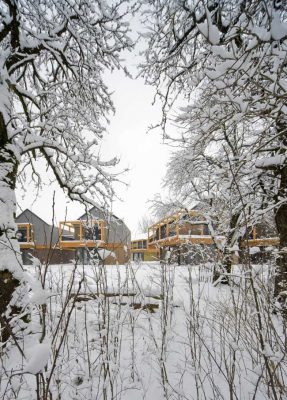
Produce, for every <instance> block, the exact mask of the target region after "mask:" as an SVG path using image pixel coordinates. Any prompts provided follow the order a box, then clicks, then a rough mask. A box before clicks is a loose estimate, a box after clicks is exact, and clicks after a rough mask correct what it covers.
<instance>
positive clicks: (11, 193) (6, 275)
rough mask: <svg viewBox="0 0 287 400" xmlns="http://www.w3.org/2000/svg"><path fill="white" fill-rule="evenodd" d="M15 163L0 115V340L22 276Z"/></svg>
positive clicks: (5, 338)
mask: <svg viewBox="0 0 287 400" xmlns="http://www.w3.org/2000/svg"><path fill="white" fill-rule="evenodd" d="M18 163H19V160H18V159H17V157H16V155H15V153H14V151H13V146H12V145H11V142H10V141H9V138H8V135H7V130H6V125H5V122H4V118H3V114H2V113H0V315H1V317H2V318H1V320H2V322H3V321H5V325H4V326H3V324H2V326H1V338H2V340H3V341H6V340H7V338H8V337H9V327H8V325H7V324H8V323H9V319H10V318H9V315H11V313H13V312H15V310H16V307H15V306H12V307H9V304H10V302H11V300H12V298H13V293H14V292H15V289H16V288H17V287H18V286H19V282H20V280H21V278H22V276H23V269H22V261H21V255H20V247H19V243H18V241H17V239H16V235H15V234H16V229H17V227H16V224H15V214H16V199H15V184H16V175H17V168H18Z"/></svg>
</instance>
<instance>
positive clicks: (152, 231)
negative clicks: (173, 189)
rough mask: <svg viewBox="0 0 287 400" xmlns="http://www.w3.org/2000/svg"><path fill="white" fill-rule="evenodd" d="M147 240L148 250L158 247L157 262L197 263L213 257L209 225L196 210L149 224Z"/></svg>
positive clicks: (180, 212) (179, 213)
mask: <svg viewBox="0 0 287 400" xmlns="http://www.w3.org/2000/svg"><path fill="white" fill-rule="evenodd" d="M219 239H221V240H223V238H219ZM147 240H148V247H150V246H155V247H157V248H158V249H159V251H160V259H161V260H166V261H168V262H177V263H178V264H197V263H200V262H205V261H208V260H211V259H212V258H213V259H214V256H216V250H215V246H214V242H213V238H212V236H211V235H210V233H209V230H208V223H207V221H206V219H205V218H204V216H203V215H202V214H201V213H200V212H199V211H198V210H195V209H193V210H190V211H185V210H183V211H178V212H176V213H174V214H172V215H170V216H168V217H165V218H163V219H162V220H160V221H158V222H156V223H155V224H153V225H151V226H150V227H149V228H148V238H147Z"/></svg>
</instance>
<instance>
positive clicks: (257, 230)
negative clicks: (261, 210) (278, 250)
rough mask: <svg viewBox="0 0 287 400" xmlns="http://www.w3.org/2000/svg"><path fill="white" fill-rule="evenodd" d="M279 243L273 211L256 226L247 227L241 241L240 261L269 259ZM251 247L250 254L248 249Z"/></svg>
mask: <svg viewBox="0 0 287 400" xmlns="http://www.w3.org/2000/svg"><path fill="white" fill-rule="evenodd" d="M278 245H279V237H278V232H277V229H276V225H275V219H274V215H273V213H266V214H265V215H264V217H262V218H261V220H260V221H259V222H257V223H256V225H255V226H253V227H250V228H248V229H247V231H246V233H245V235H244V236H243V238H242V240H241V242H240V261H241V262H244V261H245V260H246V258H248V257H250V258H251V261H252V262H254V263H256V262H262V261H267V260H268V259H269V258H270V256H271V255H272V250H273V249H274V248H275V247H277V246H278ZM248 248H249V255H248V251H247V249H248Z"/></svg>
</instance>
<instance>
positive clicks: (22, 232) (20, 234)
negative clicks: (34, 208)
mask: <svg viewBox="0 0 287 400" xmlns="http://www.w3.org/2000/svg"><path fill="white" fill-rule="evenodd" d="M16 238H17V240H18V242H21V243H23V242H27V240H28V238H27V229H26V228H20V229H18V231H17V232H16Z"/></svg>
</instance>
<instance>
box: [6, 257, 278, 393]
mask: <svg viewBox="0 0 287 400" xmlns="http://www.w3.org/2000/svg"><path fill="white" fill-rule="evenodd" d="M29 268H30V272H31V274H32V275H33V276H34V277H35V276H37V275H38V274H37V273H36V272H35V270H34V267H29ZM268 273H269V271H268V267H267V266H266V267H265V268H264V269H262V268H259V267H257V268H256V269H253V273H252V274H249V273H248V271H245V275H244V274H243V271H242V269H240V268H236V269H234V281H233V282H234V283H233V284H232V285H231V286H227V285H217V286H216V287H214V286H213V285H212V282H211V280H212V279H211V278H212V269H211V266H208V265H206V266H200V267H198V266H196V267H195V266H173V265H169V266H167V265H160V264H159V263H141V264H135V263H133V264H131V265H129V266H124V265H121V266H105V267H100V266H84V267H83V266H76V267H75V266H74V265H72V264H71V265H64V266H50V267H49V268H48V269H47V275H46V277H45V290H43V289H42V288H41V285H37V284H34V285H32V291H31V294H30V297H31V298H30V300H31V301H32V302H33V303H34V305H35V307H34V308H33V310H32V316H31V321H30V322H28V323H26V324H24V323H23V322H22V330H20V326H19V322H18V325H17V326H16V325H15V334H16V336H17V337H18V345H19V346H20V347H21V349H22V354H21V353H20V351H19V349H18V348H17V346H16V345H15V343H14V342H13V340H11V342H10V343H9V345H8V352H7V356H5V357H2V363H1V387H0V390H1V398H3V399H21V400H24V399H41V400H42V399H62V400H70V399H91V400H96V399H99V400H100V399H117V400H119V399H122V400H138V399H146V400H161V399H178V400H183V399H188V400H191V399H240V400H241V399H242V400H245V399H246V400H249V399H273V398H274V399H275V398H277V399H284V398H286V355H285V350H284V349H285V343H284V341H285V340H286V337H285V336H284V335H285V334H286V332H284V329H283V328H282V325H281V321H280V320H279V317H278V316H276V315H274V314H272V313H271V312H270V302H268V290H269V289H268V287H269V286H268ZM243 276H245V278H243ZM37 278H38V279H39V276H38V277H37ZM41 278H42V279H43V271H42V276H41ZM43 304H46V305H43ZM23 338H24V339H23ZM23 371H24V373H23Z"/></svg>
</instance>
